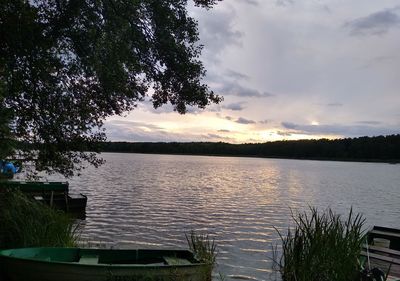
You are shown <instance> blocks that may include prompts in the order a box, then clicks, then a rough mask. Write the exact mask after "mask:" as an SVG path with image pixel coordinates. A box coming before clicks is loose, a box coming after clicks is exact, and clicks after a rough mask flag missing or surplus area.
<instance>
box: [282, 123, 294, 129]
mask: <svg viewBox="0 0 400 281" xmlns="http://www.w3.org/2000/svg"><path fill="white" fill-rule="evenodd" d="M281 124H282V127H284V128H286V129H296V128H297V126H298V125H297V124H294V123H290V122H282V123H281Z"/></svg>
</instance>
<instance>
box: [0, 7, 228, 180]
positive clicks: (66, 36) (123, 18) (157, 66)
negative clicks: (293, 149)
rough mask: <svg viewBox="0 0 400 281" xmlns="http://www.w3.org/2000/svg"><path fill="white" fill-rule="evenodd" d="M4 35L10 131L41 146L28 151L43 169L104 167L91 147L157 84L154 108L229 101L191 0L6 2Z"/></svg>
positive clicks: (0, 28)
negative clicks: (211, 80)
mask: <svg viewBox="0 0 400 281" xmlns="http://www.w3.org/2000/svg"><path fill="white" fill-rule="evenodd" d="M194 2H195V4H196V5H198V6H201V7H205V8H210V7H211V6H212V5H213V4H215V2H216V1H213V0H208V1H207V0H196V1H194ZM0 36H1V38H2V40H0V63H1V65H0V82H1V83H2V87H1V88H0V91H1V92H0V97H1V99H0V104H1V108H0V111H1V112H3V111H7V112H9V118H7V120H3V119H4V117H2V120H0V121H1V122H2V124H1V126H5V128H7V130H4V128H3V127H2V129H1V132H3V131H4V132H5V131H9V133H10V136H11V138H15V139H17V140H19V141H22V142H24V143H27V144H36V145H37V148H38V150H36V151H31V150H29V149H27V150H26V151H25V153H27V154H30V156H31V158H34V159H37V161H36V164H37V167H38V168H40V169H43V170H48V171H57V172H61V173H63V174H65V175H72V174H73V171H74V170H75V169H79V168H82V167H83V166H82V165H81V161H80V160H79V159H81V160H85V161H88V162H89V163H92V164H95V165H97V164H99V162H98V159H96V158H95V157H93V155H92V156H91V157H89V156H85V155H86V154H82V152H83V151H86V150H91V151H92V150H94V151H96V150H97V148H96V146H95V145H94V144H95V143H97V142H99V141H103V140H105V134H104V131H102V130H101V129H100V128H101V127H102V125H103V123H102V122H103V120H104V118H106V117H107V116H111V115H114V114H123V113H124V112H126V111H129V110H132V109H134V108H135V106H136V105H137V103H138V102H140V101H142V100H143V99H144V97H145V96H146V95H147V92H148V89H149V88H153V89H154V94H153V96H152V97H151V98H152V100H153V104H154V107H156V108H157V107H160V106H162V105H163V104H165V103H168V102H170V103H171V104H172V105H174V109H175V110H176V111H178V112H179V113H185V112H186V111H187V105H190V106H198V107H200V108H204V107H205V106H207V105H208V104H210V103H218V102H219V101H220V100H221V98H220V97H219V96H218V95H216V94H214V93H213V92H212V91H210V90H209V88H208V86H207V85H205V84H203V83H202V78H203V77H204V75H205V70H204V67H203V65H202V63H201V62H200V61H199V59H198V58H199V55H200V52H201V46H200V45H199V44H198V39H199V38H198V31H197V24H196V21H195V20H194V19H193V18H191V17H189V16H188V14H187V1H184V0H180V1H176V0H166V1H158V0H69V1H55V0H54V1H46V0H34V1H25V0H5V1H2V2H1V3H0ZM0 142H2V143H3V140H2V139H0ZM71 151H75V152H71ZM8 153H9V152H8ZM5 154H6V153H5Z"/></svg>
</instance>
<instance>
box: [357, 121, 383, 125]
mask: <svg viewBox="0 0 400 281" xmlns="http://www.w3.org/2000/svg"><path fill="white" fill-rule="evenodd" d="M357 123H359V124H366V125H380V124H382V122H379V121H358V122H357Z"/></svg>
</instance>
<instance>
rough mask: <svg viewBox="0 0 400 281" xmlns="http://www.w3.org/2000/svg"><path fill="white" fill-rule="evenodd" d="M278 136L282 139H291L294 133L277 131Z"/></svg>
mask: <svg viewBox="0 0 400 281" xmlns="http://www.w3.org/2000/svg"><path fill="white" fill-rule="evenodd" d="M276 134H277V135H279V136H282V137H290V136H291V135H292V132H289V131H277V132H276Z"/></svg>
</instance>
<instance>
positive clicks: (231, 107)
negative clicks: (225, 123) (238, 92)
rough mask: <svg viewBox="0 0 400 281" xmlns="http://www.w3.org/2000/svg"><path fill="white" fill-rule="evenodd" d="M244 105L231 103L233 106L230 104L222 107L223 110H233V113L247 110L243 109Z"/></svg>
mask: <svg viewBox="0 0 400 281" xmlns="http://www.w3.org/2000/svg"><path fill="white" fill-rule="evenodd" d="M243 103H244V102H235V103H231V104H228V105H224V106H222V108H225V109H230V110H233V111H241V110H243V109H245V108H244V107H243Z"/></svg>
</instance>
